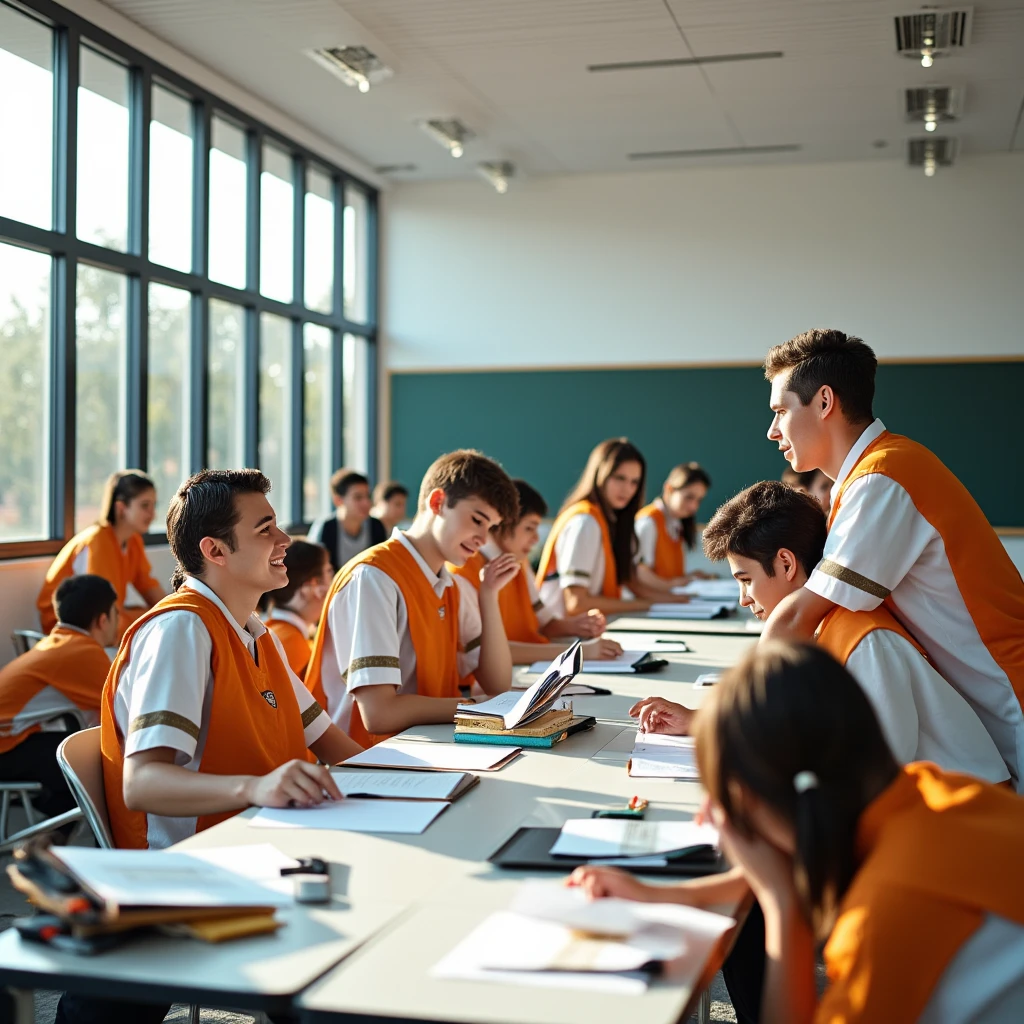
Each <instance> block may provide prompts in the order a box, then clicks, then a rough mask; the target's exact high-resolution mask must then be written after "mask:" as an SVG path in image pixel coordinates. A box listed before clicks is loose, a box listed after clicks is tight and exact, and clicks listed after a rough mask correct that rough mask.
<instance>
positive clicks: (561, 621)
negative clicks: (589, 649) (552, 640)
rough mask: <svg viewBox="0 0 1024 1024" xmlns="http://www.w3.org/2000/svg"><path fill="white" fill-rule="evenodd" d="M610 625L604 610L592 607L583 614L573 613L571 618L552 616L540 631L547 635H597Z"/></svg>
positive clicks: (541, 625) (542, 624)
mask: <svg viewBox="0 0 1024 1024" xmlns="http://www.w3.org/2000/svg"><path fill="white" fill-rule="evenodd" d="M607 625H608V620H607V619H606V618H605V617H604V612H601V611H598V610H597V609H596V608H592V609H591V610H590V611H588V612H583V614H582V615H573V616H572V617H571V618H566V617H564V616H563V617H560V618H551V619H548V620H547V621H546V622H542V623H541V624H540V631H541V632H542V633H543V634H544V635H545V636H546V637H562V636H567V637H577V636H582V637H597V636H600V635H601V634H602V633H603V632H604V631H605V627H606V626H607Z"/></svg>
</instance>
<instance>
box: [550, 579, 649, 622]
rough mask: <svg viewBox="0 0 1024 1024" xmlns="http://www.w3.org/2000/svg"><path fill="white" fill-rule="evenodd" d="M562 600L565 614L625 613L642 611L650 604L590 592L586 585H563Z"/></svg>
mask: <svg viewBox="0 0 1024 1024" xmlns="http://www.w3.org/2000/svg"><path fill="white" fill-rule="evenodd" d="M562 600H563V601H564V602H565V614H566V615H582V614H586V613H587V612H588V611H592V610H596V611H599V612H604V614H605V615H625V614H628V613H629V612H644V611H647V609H648V608H650V606H651V602H650V601H624V600H623V599H622V598H619V597H605V596H604V595H603V594H591V593H590V591H589V590H588V589H587V588H586V587H577V586H572V587H563V588H562Z"/></svg>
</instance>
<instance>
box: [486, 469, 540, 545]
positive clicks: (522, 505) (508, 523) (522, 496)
mask: <svg viewBox="0 0 1024 1024" xmlns="http://www.w3.org/2000/svg"><path fill="white" fill-rule="evenodd" d="M512 484H513V486H514V487H515V489H516V495H517V496H518V498H519V514H518V515H517V516H516V518H515V519H513V520H507V519H506V520H505V521H504V522H503V523H502V524H501V526H499V527H498V532H500V533H502V534H505V535H507V534H510V533H511V532H512V531H513V530H514V529H515V528H516V527H517V526H518V525H519V524H520V523H521V522H522V521H523V520H524V519H525V518H526V517H527V516H540V517H541V518H543V517H544V516H546V515H547V514H548V503H547V502H546V501H545V500H544V498H543V497H542V496H541V493H540V491H538V490H535V489H534V488H533V487H531V486H530V485H529V484H528V483H527V482H526V481H525V480H513V481H512Z"/></svg>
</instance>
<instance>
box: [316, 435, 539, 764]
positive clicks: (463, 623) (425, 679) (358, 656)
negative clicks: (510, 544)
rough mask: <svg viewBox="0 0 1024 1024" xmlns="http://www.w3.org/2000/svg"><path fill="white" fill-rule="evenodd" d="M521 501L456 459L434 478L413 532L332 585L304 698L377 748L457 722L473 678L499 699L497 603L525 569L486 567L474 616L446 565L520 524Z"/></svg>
mask: <svg viewBox="0 0 1024 1024" xmlns="http://www.w3.org/2000/svg"><path fill="white" fill-rule="evenodd" d="M516 501H517V499H516V489H515V487H513V485H512V481H511V480H509V478H508V476H507V475H506V473H505V471H504V470H503V469H502V468H501V466H499V465H498V464H497V463H496V462H493V461H492V460H491V459H488V458H486V457H485V456H483V455H481V454H480V453H479V452H474V451H468V450H461V451H455V452H449V453H448V454H447V455H442V456H441V457H440V458H439V459H437V460H436V461H435V462H434V464H433V465H432V466H431V467H430V468H429V469H428V470H427V473H426V476H424V478H423V483H422V485H421V486H420V494H419V503H418V506H417V512H416V518H415V519H414V520H413V522H412V525H411V526H410V527H409V529H408V530H407V531H405V532H403V531H401V530H395V532H394V533H393V534H392V535H391V538H390V539H389V540H387V541H385V542H384V543H383V544H378V545H377V546H376V547H375V548H370V549H369V550H368V551H364V552H363V553H362V554H360V555H358V556H356V557H355V558H354V559H352V561H350V562H349V563H348V564H347V565H345V566H344V567H343V568H342V570H341V572H339V573H338V575H337V576H335V578H334V583H333V584H332V585H331V589H330V591H329V592H328V594H327V600H326V602H325V609H326V610H325V613H324V616H323V618H322V619H321V621H320V626H319V628H318V629H317V633H316V638H315V640H314V641H313V655H312V657H311V659H310V663H309V668H308V669H307V670H306V686H308V687H309V689H310V690H311V691H312V693H313V694H314V696H315V697H316V699H317V701H318V702H319V703H320V704H321V706H322V707H326V708H327V710H328V711H329V713H330V715H331V718H333V719H334V721H335V722H336V723H337V724H338V725H339V726H341V728H342V729H344V730H345V731H346V732H348V734H349V735H350V736H352V738H353V739H355V740H357V741H358V742H360V743H363V744H370V743H377V742H379V741H380V740H381V739H384V738H386V737H387V736H392V735H394V734H395V733H397V732H401V731H402V730H403V729H408V728H409V727H410V726H412V725H423V724H428V723H444V722H451V721H452V719H453V717H454V715H455V708H456V705H457V704H458V703H459V701H460V699H461V698H460V696H459V686H460V683H461V681H462V680H464V679H466V678H468V677H469V676H470V675H474V674H475V676H476V681H477V682H478V683H479V684H480V686H481V688H482V689H483V691H484V692H485V693H488V694H492V695H493V694H497V693H501V692H503V691H505V690H507V689H508V688H509V686H510V685H511V684H512V659H511V657H510V655H509V646H508V641H507V640H506V638H505V629H504V626H503V625H502V621H501V610H500V608H499V607H498V592H499V591H500V590H501V588H502V587H503V586H505V584H506V583H508V582H509V581H510V580H511V579H512V578H513V577H514V576H515V574H516V573H517V572H518V571H519V562H518V560H517V559H516V558H515V556H513V555H501V556H499V557H498V558H495V559H494V560H493V561H491V562H488V563H487V566H486V567H485V569H484V574H483V579H482V580H481V583H480V600H479V607H478V608H477V606H476V605H474V604H472V603H471V602H468V601H461V600H460V597H459V589H458V588H457V587H456V586H455V584H454V581H453V580H452V577H451V575H450V574H449V572H448V570H447V569H446V568H445V562H450V563H452V565H456V566H458V565H462V563H463V562H465V561H466V559H467V558H469V557H470V556H471V555H474V554H476V552H477V551H478V550H479V549H480V548H481V547H482V546H483V545H484V544H485V543H486V542H487V538H488V534H489V533H490V531H491V528H492V527H495V526H497V525H498V524H499V523H501V522H503V521H504V520H507V519H508V520H515V519H516V517H517V515H518V506H517V503H516Z"/></svg>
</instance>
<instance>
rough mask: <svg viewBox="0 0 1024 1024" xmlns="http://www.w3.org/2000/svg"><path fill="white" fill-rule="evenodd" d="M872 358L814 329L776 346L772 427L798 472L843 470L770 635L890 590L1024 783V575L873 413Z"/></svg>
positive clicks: (771, 364)
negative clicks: (817, 537) (810, 561)
mask: <svg viewBox="0 0 1024 1024" xmlns="http://www.w3.org/2000/svg"><path fill="white" fill-rule="evenodd" d="M875 368H876V359H875V354H874V352H872V350H871V349H870V348H869V347H868V346H867V345H865V344H864V342H863V341H861V340H860V339H859V338H854V337H847V335H845V334H843V333H842V332H841V331H833V330H815V331H808V332H807V333H805V334H801V335H799V336H797V337H796V338H793V339H792V340H791V341H788V342H786V343H785V344H783V345H777V346H776V347H775V348H773V349H771V350H770V351H769V353H768V356H767V358H766V360H765V376H766V377H767V378H768V380H769V381H771V403H770V404H771V409H772V414H773V419H772V423H771V428H770V429H769V431H768V437H769V439H770V440H772V441H775V442H776V443H777V444H778V446H779V448H780V450H781V451H782V452H783V453H784V455H785V457H786V459H787V460H788V461H789V463H790V465H791V466H792V467H793V469H795V470H797V471H798V472H800V471H807V470H811V469H821V470H823V471H824V472H825V473H826V474H827V475H828V476H830V477H832V478H833V479H834V480H835V484H834V485H833V487H832V509H831V512H830V514H829V532H828V539H827V541H826V543H825V550H824V556H823V558H822V560H821V562H820V563H819V564H818V566H817V567H816V568H815V569H814V571H813V572H812V573H811V575H810V578H809V579H808V581H807V583H806V585H804V586H803V587H801V588H800V589H799V590H797V591H795V592H794V593H792V594H790V595H788V596H787V597H786V598H784V599H783V600H782V601H780V602H779V604H778V606H777V607H776V609H775V611H774V612H773V613H772V614H771V615H770V616H769V618H768V620H767V623H766V625H765V629H764V633H763V634H762V639H763V640H769V639H772V638H776V637H781V638H784V639H785V638H794V639H809V638H810V637H811V636H812V635H813V634H814V630H815V629H816V628H817V626H818V623H819V622H821V620H822V619H823V618H824V617H825V615H826V614H827V613H828V612H829V611H831V610H832V609H833V608H834V607H836V606H837V605H838V606H841V607H843V608H846V609H848V610H850V611H872V610H874V609H876V608H878V607H879V605H881V604H882V602H883V601H885V602H886V603H887V604H888V605H889V606H891V607H892V610H893V613H894V614H895V616H896V617H897V618H898V619H899V620H900V622H901V623H902V624H903V625H904V626H906V628H907V629H908V630H909V631H910V633H911V634H912V635H913V637H914V639H915V640H917V641H918V642H919V643H920V644H921V646H922V647H923V648H924V650H925V651H926V652H927V654H928V656H929V657H930V658H931V660H932V662H933V663H934V665H935V667H936V669H938V671H939V672H941V673H942V675H943V676H944V677H945V678H946V679H947V680H949V682H950V683H952V684H953V685H954V686H955V687H956V688H957V690H959V692H960V693H961V694H962V695H963V696H964V698H965V699H966V700H967V701H968V702H969V703H970V705H971V706H972V707H973V708H974V710H975V711H976V712H977V714H978V717H979V718H980V719H981V721H982V722H983V724H984V725H985V728H986V729H987V730H988V732H989V734H990V735H991V736H992V738H993V740H995V743H996V746H997V747H998V748H999V752H1000V754H1002V757H1003V760H1004V761H1005V762H1006V764H1007V766H1008V767H1009V769H1010V774H1011V776H1012V777H1013V781H1014V785H1015V786H1016V787H1017V788H1018V789H1019V790H1024V710H1022V701H1024V581H1022V580H1021V576H1020V573H1019V572H1018V571H1017V569H1016V567H1015V566H1014V564H1013V562H1012V561H1011V560H1010V556H1009V555H1008V554H1007V552H1006V549H1005V548H1004V547H1003V545H1002V543H1001V542H1000V540H999V538H998V537H997V536H996V533H995V531H994V530H993V529H992V527H991V526H990V525H989V523H988V520H987V519H986V518H985V514H984V513H983V512H982V511H981V509H980V508H979V507H978V504H977V502H975V500H974V499H973V498H972V497H971V495H970V494H969V493H968V491H967V489H966V488H965V487H964V485H963V484H962V483H961V482H960V481H959V480H958V479H957V478H956V477H955V476H954V475H953V474H952V473H951V472H950V471H949V469H947V468H946V466H944V465H943V464H942V462H940V461H939V459H938V458H937V457H936V456H935V455H934V454H932V452H930V451H929V450H928V449H927V448H925V447H924V446H923V445H920V444H917V443H916V442H914V441H911V440H910V439H909V438H906V437H901V436H900V435H898V434H891V433H889V431H888V430H886V429H885V426H884V424H883V423H882V422H881V421H880V420H878V419H875V418H874V413H873V411H872V401H873V398H874V391H875Z"/></svg>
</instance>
